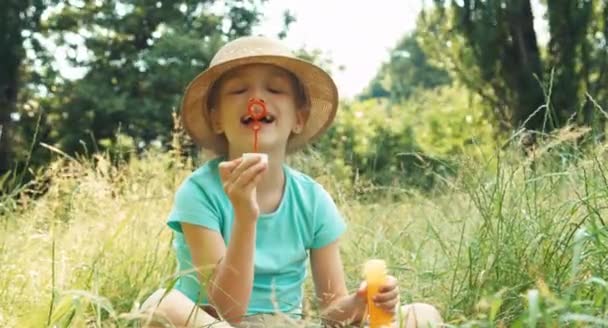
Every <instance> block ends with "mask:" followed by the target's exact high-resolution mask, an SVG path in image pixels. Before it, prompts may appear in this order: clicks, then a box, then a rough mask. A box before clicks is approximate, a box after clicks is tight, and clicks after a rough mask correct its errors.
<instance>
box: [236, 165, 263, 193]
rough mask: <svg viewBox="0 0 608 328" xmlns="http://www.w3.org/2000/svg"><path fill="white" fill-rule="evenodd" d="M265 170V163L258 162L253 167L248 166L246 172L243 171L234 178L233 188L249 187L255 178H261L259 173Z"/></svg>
mask: <svg viewBox="0 0 608 328" xmlns="http://www.w3.org/2000/svg"><path fill="white" fill-rule="evenodd" d="M265 170H266V163H264V162H259V163H257V164H255V165H253V166H250V167H249V168H248V169H247V170H245V171H244V172H243V173H241V175H240V176H239V177H238V178H236V180H235V181H234V185H235V186H239V187H242V188H245V187H247V186H248V185H251V184H252V182H253V180H254V178H256V177H257V176H261V173H262V172H264V171H265Z"/></svg>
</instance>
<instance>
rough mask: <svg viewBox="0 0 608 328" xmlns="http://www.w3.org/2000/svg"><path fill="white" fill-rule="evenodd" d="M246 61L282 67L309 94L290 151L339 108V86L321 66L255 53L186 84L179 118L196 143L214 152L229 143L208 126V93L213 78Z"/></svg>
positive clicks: (312, 135) (326, 124) (316, 135)
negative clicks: (301, 125)
mask: <svg viewBox="0 0 608 328" xmlns="http://www.w3.org/2000/svg"><path fill="white" fill-rule="evenodd" d="M248 64H270V65H275V66H278V67H281V68H283V69H285V70H287V71H289V72H291V73H292V74H294V75H295V76H296V78H298V80H299V81H300V83H301V84H302V86H303V88H304V89H305V93H306V95H307V98H308V104H309V106H310V108H309V110H310V113H309V115H308V119H307V122H306V124H305V125H304V128H303V129H302V131H301V132H300V133H298V134H293V135H292V136H291V137H290V139H289V140H288V142H287V152H288V153H292V152H294V151H297V150H299V149H301V148H302V147H304V146H305V145H306V144H308V143H310V142H314V141H315V140H317V139H318V138H319V137H320V136H321V135H322V134H323V132H325V130H327V128H328V127H329V126H330V125H331V123H332V122H333V120H334V118H335V115H336V111H337V108H338V89H337V87H336V85H335V83H334V81H333V79H332V78H331V77H330V76H329V74H327V73H326V72H325V71H324V70H323V69H321V68H320V67H318V66H316V65H314V64H312V63H310V62H308V61H304V60H301V59H298V58H293V57H287V56H272V55H258V56H250V57H245V58H238V59H234V60H230V61H226V62H223V63H220V64H217V65H214V66H212V67H210V68H209V69H207V70H205V71H203V72H202V73H201V74H199V75H198V76H197V77H195V78H194V79H193V80H192V82H190V84H189V85H188V87H187V88H186V91H185V94H184V98H183V100H182V105H181V119H182V123H183V125H184V128H185V130H186V132H187V133H188V134H189V135H190V137H191V138H192V139H193V141H194V142H195V143H196V144H198V145H199V146H201V147H203V148H206V149H209V150H211V151H213V152H215V153H216V154H226V153H227V151H228V145H227V144H226V139H225V137H224V136H223V135H220V134H217V133H215V132H214V131H213V129H212V128H211V121H210V115H209V108H207V97H208V94H209V91H210V89H211V87H212V86H213V84H214V83H215V81H217V79H218V78H220V77H221V76H222V75H223V74H224V73H226V72H227V71H229V70H231V69H234V68H236V67H239V66H243V65H248Z"/></svg>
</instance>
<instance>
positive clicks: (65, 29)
mask: <svg viewBox="0 0 608 328" xmlns="http://www.w3.org/2000/svg"><path fill="white" fill-rule="evenodd" d="M262 3H263V0H250V1H227V2H226V1H204V2H200V1H190V0H184V1H153V2H141V1H123V0H120V1H119V0H114V1H101V2H99V1H97V2H90V1H88V2H82V3H81V2H73V1H64V2H61V3H60V4H59V5H58V6H56V7H53V8H52V9H53V10H51V9H47V12H46V15H45V16H44V17H45V19H44V20H43V21H42V28H41V32H40V33H39V38H42V37H44V38H46V39H48V40H50V41H51V42H52V43H54V45H55V46H57V47H66V48H67V49H68V52H67V54H68V57H67V60H68V61H69V63H70V64H71V65H73V66H74V67H76V68H79V69H82V71H83V72H85V73H84V76H83V77H82V78H78V79H75V80H66V79H59V78H57V76H56V75H54V74H50V75H45V74H39V78H40V79H39V80H34V81H32V84H31V85H29V87H28V88H24V89H23V90H22V91H23V92H24V95H25V94H26V93H25V92H27V95H28V99H29V101H28V103H22V104H21V106H20V107H19V109H20V113H21V117H20V122H19V123H20V125H21V128H20V132H21V133H20V135H21V141H20V143H19V144H20V147H21V149H26V148H27V146H28V145H29V144H30V143H32V142H33V143H37V142H39V141H43V142H45V143H47V144H51V145H54V146H56V147H58V148H60V149H62V150H63V151H65V152H66V153H68V154H74V153H76V152H79V153H82V152H85V153H91V152H93V151H95V150H96V149H98V148H100V149H101V150H104V149H105V147H106V146H108V145H110V144H113V143H115V142H116V140H115V137H116V136H117V135H124V136H127V137H129V138H131V139H132V140H133V143H134V145H135V150H136V151H139V150H141V149H142V147H146V146H148V145H150V144H151V143H157V144H160V145H163V146H166V145H167V144H168V143H169V142H170V140H171V139H170V134H171V128H172V123H171V122H172V117H171V115H172V113H173V112H174V111H176V110H177V109H178V107H179V105H180V100H181V95H182V92H183V90H184V89H185V87H186V83H187V82H189V81H190V80H191V79H192V78H194V76H195V75H196V74H198V73H199V72H200V71H202V70H204V69H205V68H206V67H207V65H208V64H209V62H210V60H211V58H212V56H213V54H214V53H215V52H216V51H217V49H218V48H219V47H220V46H221V45H222V44H223V43H225V42H226V41H228V40H230V39H233V38H236V37H238V36H242V35H248V34H250V33H251V28H252V27H253V25H254V24H256V23H257V20H258V17H259V8H260V7H261V6H262ZM82 53H85V54H86V55H82ZM43 71H44V67H43ZM39 116H41V117H42V124H41V127H42V128H41V131H40V133H39V139H38V140H31V139H30V136H31V135H32V133H31V132H32V131H33V130H34V127H35V122H36V120H37V118H38V117H39ZM16 139H17V138H16ZM17 154H19V153H18V152H17ZM47 156H48V152H47V151H46V150H44V149H40V148H39V147H36V148H35V154H34V158H35V160H36V162H40V163H44V162H45V161H46V160H47ZM21 159H22V158H21Z"/></svg>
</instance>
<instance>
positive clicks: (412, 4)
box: [254, 0, 423, 98]
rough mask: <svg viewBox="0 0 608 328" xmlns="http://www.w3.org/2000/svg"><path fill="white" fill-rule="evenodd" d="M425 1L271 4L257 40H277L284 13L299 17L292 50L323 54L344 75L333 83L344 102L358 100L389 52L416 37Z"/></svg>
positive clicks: (276, 0) (290, 37)
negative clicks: (414, 32)
mask: <svg viewBox="0 0 608 328" xmlns="http://www.w3.org/2000/svg"><path fill="white" fill-rule="evenodd" d="M422 5H423V1H422V0H375V1H352V0H350V1H349V0H269V1H268V2H266V3H265V6H264V10H263V11H262V13H263V15H264V16H263V18H262V20H261V24H260V26H259V27H258V28H256V29H255V30H254V33H256V34H263V35H266V36H271V37H274V36H276V35H277V34H278V33H279V32H280V31H281V30H282V27H283V12H284V11H285V10H286V9H289V10H290V11H291V12H292V14H293V15H294V16H295V17H296V21H295V22H294V23H292V24H291V25H290V27H289V30H288V31H287V37H286V38H285V40H283V41H284V42H285V43H286V44H287V46H288V47H290V48H291V49H294V50H295V49H299V48H301V47H305V48H306V49H319V50H321V51H322V52H323V54H324V55H326V56H327V57H329V58H331V59H332V60H333V62H334V64H335V65H336V66H339V65H341V66H343V67H344V69H343V70H342V71H339V70H337V69H333V70H332V73H333V77H334V80H335V81H336V84H337V86H338V90H339V93H340V97H341V98H352V97H353V96H355V95H356V94H358V93H359V92H361V91H362V90H363V89H364V88H365V87H366V86H367V85H368V84H369V82H370V81H371V80H372V79H373V77H374V76H375V75H376V73H377V72H378V70H379V68H380V66H381V65H382V63H383V62H384V61H387V60H388V55H389V51H390V49H391V48H393V47H394V46H395V45H396V44H397V42H398V41H399V39H400V38H402V37H403V36H404V35H405V34H406V33H408V32H410V31H412V30H413V29H414V27H415V24H416V17H417V16H418V13H419V12H420V10H421V8H422Z"/></svg>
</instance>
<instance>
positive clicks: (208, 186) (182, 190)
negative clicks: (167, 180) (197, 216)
mask: <svg viewBox="0 0 608 328" xmlns="http://www.w3.org/2000/svg"><path fill="white" fill-rule="evenodd" d="M219 163H220V159H219V158H215V159H212V160H209V161H208V162H206V163H205V164H203V165H202V166H200V167H199V168H197V169H196V170H194V171H193V172H192V173H190V174H189V175H188V176H187V177H186V178H185V179H184V180H183V181H182V183H181V184H180V186H179V187H178V189H177V192H176V197H179V196H188V195H192V194H201V193H214V192H216V191H221V190H222V184H221V180H220V177H219V171H218V165H219Z"/></svg>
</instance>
